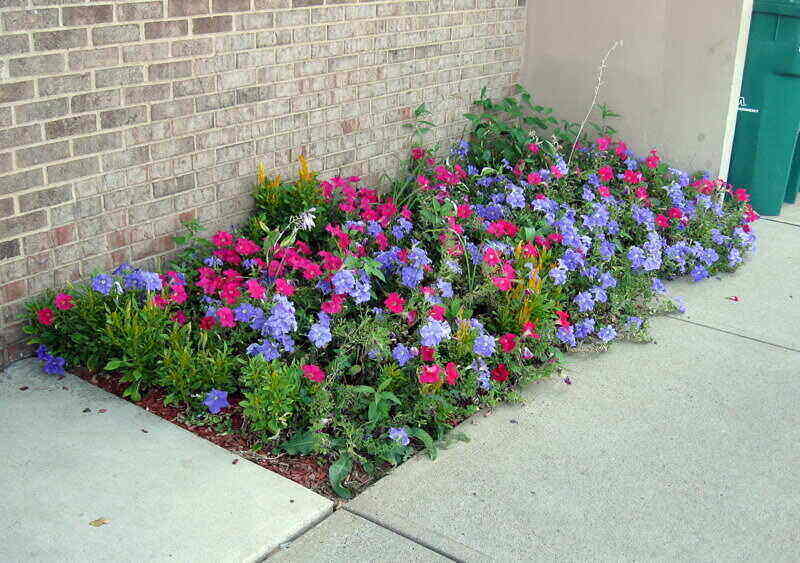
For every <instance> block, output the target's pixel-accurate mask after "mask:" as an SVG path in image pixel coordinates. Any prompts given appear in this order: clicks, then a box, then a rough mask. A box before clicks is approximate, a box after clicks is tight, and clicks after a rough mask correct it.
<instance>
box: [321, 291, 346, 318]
mask: <svg viewBox="0 0 800 563" xmlns="http://www.w3.org/2000/svg"><path fill="white" fill-rule="evenodd" d="M344 300H345V296H344V295H339V294H335V295H333V296H332V297H331V298H330V299H329V300H328V301H325V302H324V303H323V304H322V306H321V307H320V309H322V312H323V313H328V314H329V315H335V314H337V313H341V312H342V305H344Z"/></svg>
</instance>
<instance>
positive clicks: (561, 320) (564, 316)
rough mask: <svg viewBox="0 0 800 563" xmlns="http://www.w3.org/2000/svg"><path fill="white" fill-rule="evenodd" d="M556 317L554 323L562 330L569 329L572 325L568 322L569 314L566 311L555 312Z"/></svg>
mask: <svg viewBox="0 0 800 563" xmlns="http://www.w3.org/2000/svg"><path fill="white" fill-rule="evenodd" d="M556 316H557V317H558V321H556V323H557V324H558V325H559V326H562V327H563V328H569V327H570V326H572V323H570V322H569V313H567V312H566V311H556Z"/></svg>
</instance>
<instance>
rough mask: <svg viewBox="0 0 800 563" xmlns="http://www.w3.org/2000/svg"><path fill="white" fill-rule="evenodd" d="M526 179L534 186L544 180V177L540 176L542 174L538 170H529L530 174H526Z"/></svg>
mask: <svg viewBox="0 0 800 563" xmlns="http://www.w3.org/2000/svg"><path fill="white" fill-rule="evenodd" d="M526 179H527V181H528V183H529V184H532V185H534V186H535V185H537V184H541V183H542V182H544V178H542V175H541V174H539V173H538V172H531V173H530V174H528V177H527V178H526Z"/></svg>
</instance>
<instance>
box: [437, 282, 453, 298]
mask: <svg viewBox="0 0 800 563" xmlns="http://www.w3.org/2000/svg"><path fill="white" fill-rule="evenodd" d="M436 287H438V288H439V291H440V292H441V293H442V297H445V298H448V299H449V298H450V297H452V296H453V284H451V283H450V282H448V281H444V280H438V281H437V282H436Z"/></svg>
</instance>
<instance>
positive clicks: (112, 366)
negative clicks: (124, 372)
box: [103, 359, 128, 371]
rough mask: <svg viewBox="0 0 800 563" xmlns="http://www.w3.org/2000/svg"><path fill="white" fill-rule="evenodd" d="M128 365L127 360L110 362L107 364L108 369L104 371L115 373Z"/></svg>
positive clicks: (105, 368)
mask: <svg viewBox="0 0 800 563" xmlns="http://www.w3.org/2000/svg"><path fill="white" fill-rule="evenodd" d="M127 365H128V362H126V361H125V360H120V359H113V360H109V361H108V363H107V364H106V367H104V368H103V369H104V370H106V371H114V370H117V369H119V368H121V367H123V366H127Z"/></svg>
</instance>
